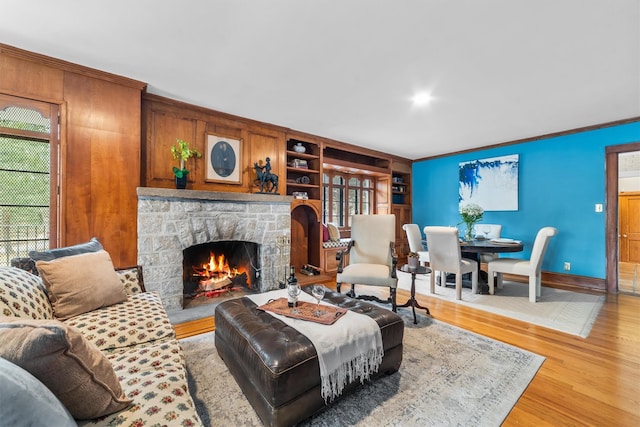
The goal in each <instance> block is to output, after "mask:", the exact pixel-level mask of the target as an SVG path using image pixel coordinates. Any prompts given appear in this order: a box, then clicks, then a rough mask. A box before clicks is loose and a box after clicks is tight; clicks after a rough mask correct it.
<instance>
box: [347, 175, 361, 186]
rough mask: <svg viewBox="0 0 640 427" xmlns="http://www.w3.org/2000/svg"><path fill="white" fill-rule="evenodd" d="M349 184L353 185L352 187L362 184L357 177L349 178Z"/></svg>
mask: <svg viewBox="0 0 640 427" xmlns="http://www.w3.org/2000/svg"><path fill="white" fill-rule="evenodd" d="M349 185H350V186H352V187H359V186H360V179H359V178H356V177H351V178H349Z"/></svg>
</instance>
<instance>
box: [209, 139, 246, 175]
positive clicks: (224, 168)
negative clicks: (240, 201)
mask: <svg viewBox="0 0 640 427" xmlns="http://www.w3.org/2000/svg"><path fill="white" fill-rule="evenodd" d="M241 165H242V139H235V138H228V137H225V136H220V135H215V134H212V133H208V134H207V175H206V177H205V181H207V182H224V183H225V184H242V170H241V169H242V167H241Z"/></svg>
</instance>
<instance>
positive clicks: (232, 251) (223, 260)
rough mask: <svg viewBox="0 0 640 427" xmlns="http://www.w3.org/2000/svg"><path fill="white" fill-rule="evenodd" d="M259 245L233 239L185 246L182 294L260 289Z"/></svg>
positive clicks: (208, 295) (204, 294) (187, 295)
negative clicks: (258, 282)
mask: <svg viewBox="0 0 640 427" xmlns="http://www.w3.org/2000/svg"><path fill="white" fill-rule="evenodd" d="M258 246H259V245H258V244H256V243H252V242H244V241H235V240H234V241H218V242H210V243H204V244H200V245H195V246H191V247H189V248H187V249H185V250H184V251H183V260H184V261H183V269H182V276H183V283H184V297H185V298H197V297H201V296H207V297H215V296H219V295H220V294H222V293H227V292H230V291H233V290H243V291H246V290H255V289H259V288H260V287H259V286H258V284H257V281H258V280H259V273H258V272H259V271H260V267H259V265H258V264H259V258H258V249H259V248H258Z"/></svg>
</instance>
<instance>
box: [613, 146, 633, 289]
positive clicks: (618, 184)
mask: <svg viewBox="0 0 640 427" xmlns="http://www.w3.org/2000/svg"><path fill="white" fill-rule="evenodd" d="M606 198H607V209H606V215H607V216H606V248H607V254H606V257H607V267H606V270H607V271H606V284H607V291H608V292H610V293H618V292H624V293H631V294H636V295H640V284H639V283H638V282H639V279H640V277H639V276H640V143H633V144H625V145H618V146H611V147H607V148H606Z"/></svg>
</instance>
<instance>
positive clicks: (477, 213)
mask: <svg viewBox="0 0 640 427" xmlns="http://www.w3.org/2000/svg"><path fill="white" fill-rule="evenodd" d="M483 214H484V209H482V206H480V205H477V204H475V203H469V204H466V205H464V206H461V207H460V217H461V218H462V222H464V223H466V224H475V223H476V222H478V221H480V220H481V219H482V215H483Z"/></svg>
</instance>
